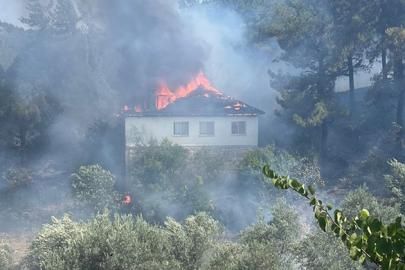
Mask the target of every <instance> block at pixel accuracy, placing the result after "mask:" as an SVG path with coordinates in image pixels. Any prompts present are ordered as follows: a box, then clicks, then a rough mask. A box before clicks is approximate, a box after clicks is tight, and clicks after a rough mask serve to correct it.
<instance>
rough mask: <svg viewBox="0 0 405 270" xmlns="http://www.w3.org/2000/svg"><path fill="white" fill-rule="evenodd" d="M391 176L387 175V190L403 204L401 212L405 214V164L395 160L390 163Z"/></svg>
mask: <svg viewBox="0 0 405 270" xmlns="http://www.w3.org/2000/svg"><path fill="white" fill-rule="evenodd" d="M388 164H389V165H390V169H391V173H392V174H391V175H385V180H386V181H387V188H388V190H389V191H390V192H391V194H392V195H394V196H395V198H396V200H397V201H398V202H399V203H400V204H401V212H402V213H405V164H403V163H401V162H398V161H397V160H396V159H393V160H391V161H389V162H388Z"/></svg>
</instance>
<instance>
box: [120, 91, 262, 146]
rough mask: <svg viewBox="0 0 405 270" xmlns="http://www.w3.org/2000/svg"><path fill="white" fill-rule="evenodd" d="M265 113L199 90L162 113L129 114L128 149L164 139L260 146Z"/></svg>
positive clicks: (188, 143)
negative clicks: (153, 139)
mask: <svg viewBox="0 0 405 270" xmlns="http://www.w3.org/2000/svg"><path fill="white" fill-rule="evenodd" d="M261 114H264V112H263V111H261V110H259V109H256V108H254V107H252V106H250V105H247V104H246V103H243V102H241V101H238V100H236V99H233V98H230V97H227V96H224V95H222V94H215V93H212V92H210V91H206V90H196V91H194V92H192V93H190V95H189V96H187V97H183V98H179V99H176V100H175V101H174V102H173V103H171V104H169V105H168V106H166V107H165V108H163V109H161V110H157V109H156V106H153V105H152V106H150V108H149V109H148V110H141V111H139V110H138V112H137V111H136V108H134V109H133V110H128V111H126V112H125V137H126V147H127V148H128V149H129V148H132V147H135V146H137V145H139V144H142V145H144V144H147V142H148V141H149V140H150V138H151V137H153V138H156V139H157V141H158V142H160V141H162V140H163V139H164V138H167V139H169V140H170V141H172V142H174V143H177V144H179V145H181V146H185V147H200V146H215V147H220V146H224V147H225V146H228V147H229V146H246V147H252V146H257V143H258V130H259V121H258V116H259V115H261Z"/></svg>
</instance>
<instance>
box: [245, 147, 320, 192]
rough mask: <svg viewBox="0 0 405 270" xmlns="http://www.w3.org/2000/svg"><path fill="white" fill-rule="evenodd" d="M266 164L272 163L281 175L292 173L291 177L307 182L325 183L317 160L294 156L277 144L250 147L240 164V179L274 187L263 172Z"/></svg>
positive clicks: (273, 167)
mask: <svg viewBox="0 0 405 270" xmlns="http://www.w3.org/2000/svg"><path fill="white" fill-rule="evenodd" d="M266 164H270V166H271V168H272V169H274V171H275V172H276V173H278V174H281V175H284V174H289V173H290V174H292V175H290V176H291V177H295V178H299V179H302V181H303V182H304V183H306V184H314V183H318V184H323V182H322V180H321V175H320V171H319V168H318V167H317V166H316V162H315V161H310V160H308V159H305V158H301V157H299V156H293V155H291V154H289V153H288V152H287V151H285V150H283V149H281V148H278V147H277V146H276V145H275V144H271V145H267V146H266V147H264V148H255V149H253V150H252V149H248V150H247V151H246V152H245V154H244V156H243V160H242V161H241V163H240V164H239V166H238V173H239V174H238V175H239V179H240V180H242V181H246V180H248V179H253V180H254V181H256V182H259V183H263V184H264V186H265V187H267V188H270V187H271V188H272V186H273V184H272V183H270V182H269V181H268V178H266V177H265V176H264V175H263V174H262V168H263V166H264V165H266Z"/></svg>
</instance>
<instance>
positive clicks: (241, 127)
mask: <svg viewBox="0 0 405 270" xmlns="http://www.w3.org/2000/svg"><path fill="white" fill-rule="evenodd" d="M231 134H232V135H246V122H245V121H239V122H232V127H231Z"/></svg>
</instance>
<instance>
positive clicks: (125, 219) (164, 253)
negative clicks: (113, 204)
mask: <svg viewBox="0 0 405 270" xmlns="http://www.w3.org/2000/svg"><path fill="white" fill-rule="evenodd" d="M166 235H167V234H166V233H165V232H164V231H163V230H162V229H161V228H159V227H157V226H151V225H148V224H147V223H146V222H145V221H144V220H143V219H142V218H137V221H136V222H134V221H133V219H132V217H131V216H119V215H117V214H116V215H115V216H114V221H111V220H110V217H109V214H108V212H105V213H104V214H98V215H96V216H94V217H92V218H91V219H90V220H89V221H88V222H87V223H84V222H73V221H72V219H71V217H69V216H67V215H65V216H64V217H63V218H62V219H61V220H58V219H56V218H53V224H51V225H45V226H44V227H43V229H42V231H41V232H40V233H39V235H38V236H37V237H36V238H35V239H34V240H33V242H32V243H31V245H30V246H29V251H28V256H27V258H26V260H25V261H26V265H27V266H28V268H29V269H30V270H31V269H32V270H34V269H50V270H52V269H55V270H56V269H66V270H67V269H100V270H101V269H106V270H107V269H180V267H179V264H178V263H177V262H175V261H174V259H173V256H172V255H171V254H170V249H168V247H169V242H168V238H167V236H166Z"/></svg>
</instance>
